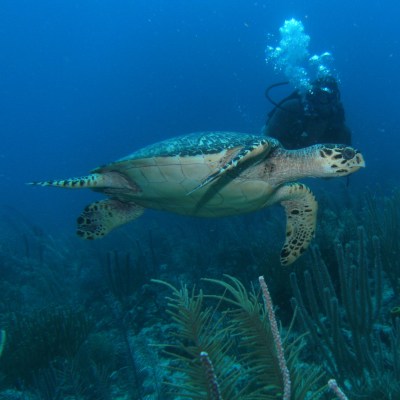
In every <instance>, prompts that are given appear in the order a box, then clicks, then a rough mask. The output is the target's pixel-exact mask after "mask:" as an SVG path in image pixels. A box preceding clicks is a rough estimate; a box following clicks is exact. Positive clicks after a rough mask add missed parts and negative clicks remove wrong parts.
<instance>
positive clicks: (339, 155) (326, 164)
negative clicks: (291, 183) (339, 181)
mask: <svg viewBox="0 0 400 400" xmlns="http://www.w3.org/2000/svg"><path fill="white" fill-rule="evenodd" d="M310 149H312V150H313V152H314V155H315V157H316V161H317V162H318V163H319V164H320V166H321V176H323V177H329V176H332V177H333V176H346V175H349V174H352V173H353V172H356V171H358V170H359V169H360V168H363V167H365V161H364V157H363V156H362V154H361V153H360V152H359V151H358V150H356V149H355V148H354V147H351V146H348V145H344V144H317V145H315V146H311V147H310Z"/></svg>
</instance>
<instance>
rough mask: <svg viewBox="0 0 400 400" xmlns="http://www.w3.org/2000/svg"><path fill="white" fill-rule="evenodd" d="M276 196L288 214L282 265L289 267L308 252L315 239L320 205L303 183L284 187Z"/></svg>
mask: <svg viewBox="0 0 400 400" xmlns="http://www.w3.org/2000/svg"><path fill="white" fill-rule="evenodd" d="M276 195H277V196H278V201H280V202H281V204H282V206H283V207H284V208H285V213H286V240H285V244H284V245H283V247H282V250H281V264H282V265H289V264H292V263H293V262H294V261H296V260H297V259H298V258H299V257H300V255H301V254H303V253H304V251H305V250H307V248H308V246H309V244H310V242H311V240H312V239H313V238H314V234H315V227H316V224H317V211H318V203H317V201H316V200H315V198H314V195H313V194H312V193H311V191H310V189H309V188H308V187H307V186H305V185H303V184H301V183H292V184H287V185H284V186H282V187H281V188H279V189H278V191H277V193H276Z"/></svg>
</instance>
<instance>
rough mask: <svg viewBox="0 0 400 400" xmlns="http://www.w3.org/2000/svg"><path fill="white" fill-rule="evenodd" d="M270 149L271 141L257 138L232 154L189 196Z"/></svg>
mask: <svg viewBox="0 0 400 400" xmlns="http://www.w3.org/2000/svg"><path fill="white" fill-rule="evenodd" d="M270 149H271V140H270V139H264V138H257V139H256V140H254V141H252V142H251V143H248V144H246V146H244V147H243V148H241V149H240V150H239V151H238V152H237V153H234V155H233V157H232V158H231V159H229V160H228V161H227V162H226V163H225V164H224V165H223V166H222V167H221V168H220V169H219V170H218V171H216V172H214V173H212V174H211V175H209V176H207V177H206V178H205V179H204V180H203V181H202V182H201V183H200V185H198V186H196V187H195V188H194V189H193V190H191V191H190V192H189V193H188V195H189V194H192V193H193V192H195V191H196V190H198V189H200V188H202V187H204V186H206V185H208V184H209V183H211V182H213V181H215V180H216V179H217V178H219V177H220V176H222V175H224V174H225V172H227V171H230V170H231V169H233V168H235V167H236V166H237V165H242V164H243V163H244V162H245V161H247V160H250V159H253V158H255V157H257V156H259V155H261V154H264V153H265V154H267V153H268V152H269V150H270Z"/></svg>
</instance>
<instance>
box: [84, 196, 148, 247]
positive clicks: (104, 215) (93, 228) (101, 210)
mask: <svg viewBox="0 0 400 400" xmlns="http://www.w3.org/2000/svg"><path fill="white" fill-rule="evenodd" d="M143 211H144V208H143V207H142V206H139V205H138V204H136V203H132V202H131V203H123V202H121V201H119V200H115V199H107V200H102V201H97V202H95V203H92V204H89V205H88V206H87V207H86V208H85V209H84V210H83V212H82V214H81V215H80V216H79V217H78V219H77V223H78V229H77V232H76V233H77V235H78V236H80V237H81V238H83V239H87V240H93V239H100V238H102V237H104V236H105V235H107V234H108V233H109V232H110V231H112V230H113V229H114V228H117V227H118V226H120V225H123V224H126V223H127V222H129V221H132V220H134V219H136V218H139V217H140V216H141V215H142V214H143Z"/></svg>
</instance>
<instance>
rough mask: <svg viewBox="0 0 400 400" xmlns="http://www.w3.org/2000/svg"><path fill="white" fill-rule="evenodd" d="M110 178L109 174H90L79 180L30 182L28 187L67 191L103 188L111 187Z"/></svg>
mask: <svg viewBox="0 0 400 400" xmlns="http://www.w3.org/2000/svg"><path fill="white" fill-rule="evenodd" d="M109 181H110V176H109V175H107V174H90V175H86V176H80V177H78V178H69V179H60V180H51V181H42V182H30V183H28V185H33V186H54V187H61V188H67V189H84V188H92V189H94V188H101V187H107V186H111V185H110V183H111V182H109Z"/></svg>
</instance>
